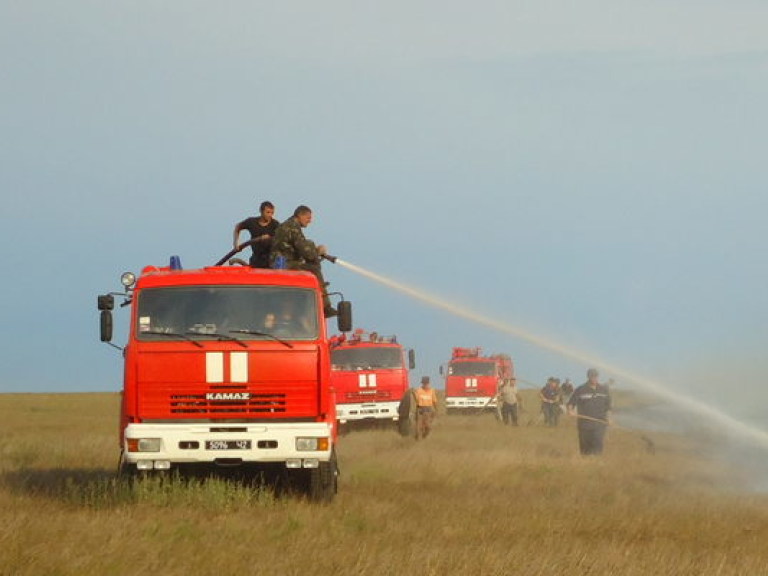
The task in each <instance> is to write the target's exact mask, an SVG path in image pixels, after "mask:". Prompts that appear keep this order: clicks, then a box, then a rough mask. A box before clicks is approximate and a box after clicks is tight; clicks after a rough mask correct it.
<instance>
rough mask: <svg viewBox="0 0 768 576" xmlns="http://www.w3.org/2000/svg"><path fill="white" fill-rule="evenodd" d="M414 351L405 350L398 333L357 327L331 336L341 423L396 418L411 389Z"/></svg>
mask: <svg viewBox="0 0 768 576" xmlns="http://www.w3.org/2000/svg"><path fill="white" fill-rule="evenodd" d="M415 366H416V362H415V353H414V351H413V350H409V351H408V353H407V358H406V353H405V351H404V349H403V347H402V346H401V345H400V344H399V343H398V341H397V338H396V337H395V336H380V335H379V334H378V333H376V332H370V333H366V332H365V331H363V330H362V329H358V330H355V331H354V333H353V334H352V336H351V337H349V338H348V337H346V336H345V335H341V336H335V337H334V338H332V339H331V381H332V382H333V388H334V391H335V394H336V416H337V418H338V421H339V423H340V424H342V425H343V424H353V423H356V422H361V421H364V420H377V421H390V422H397V421H398V419H399V414H398V407H399V405H400V401H401V399H402V398H403V396H404V395H405V393H406V392H407V391H408V389H409V386H410V385H409V381H408V371H409V369H411V370H412V369H413V368H415Z"/></svg>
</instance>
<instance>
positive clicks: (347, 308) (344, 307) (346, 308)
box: [336, 300, 352, 332]
mask: <svg viewBox="0 0 768 576" xmlns="http://www.w3.org/2000/svg"><path fill="white" fill-rule="evenodd" d="M336 309H337V310H338V312H339V315H338V316H337V317H336V324H337V326H338V328H339V332H350V331H351V330H352V303H351V302H350V301H349V300H342V301H341V302H339V304H338V306H337V307H336Z"/></svg>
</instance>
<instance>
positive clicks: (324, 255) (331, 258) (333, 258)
mask: <svg viewBox="0 0 768 576" xmlns="http://www.w3.org/2000/svg"><path fill="white" fill-rule="evenodd" d="M320 258H324V259H325V260H328V262H332V263H334V264H336V256H331V255H330V254H323V255H322V256H320Z"/></svg>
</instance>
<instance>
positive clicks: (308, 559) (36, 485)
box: [0, 394, 768, 576]
mask: <svg viewBox="0 0 768 576" xmlns="http://www.w3.org/2000/svg"><path fill="white" fill-rule="evenodd" d="M534 406H535V402H534V401H533V400H531V399H530V398H529V399H528V401H527V407H528V408H529V409H531V410H533V407H534ZM117 410H118V396H117V395H116V394H69V395H0V422H2V434H1V435H0V574H2V575H6V574H7V575H11V574H12V575H14V576H15V575H23V574H46V575H48V574H52V575H74V574H77V575H83V574H141V573H148V572H158V573H159V572H161V573H163V574H167V575H175V574H179V575H182V574H183V575H185V576H189V575H191V574H194V575H197V574H216V575H219V576H221V575H226V574H288V575H292V574H296V575H299V574H302V575H304V574H330V573H333V574H362V573H368V574H393V575H394V574H398V575H400V574H404V573H410V574H419V575H421V574H489V575H491V574H511V573H514V574H622V575H625V574H626V575H640V574H649V575H650V574H654V575H655V574H686V575H687V574H761V573H764V572H765V566H766V565H767V564H768V551H766V550H765V547H764V543H765V542H766V540H767V539H768V496H766V495H763V494H753V493H749V492H747V491H745V490H741V489H740V487H741V485H742V484H741V482H742V480H743V479H741V478H740V477H739V475H738V474H737V473H736V472H735V471H734V470H733V469H728V467H726V466H723V465H722V464H721V463H719V462H717V461H714V460H711V459H709V458H708V457H707V456H706V452H705V451H704V450H702V446H700V445H699V444H697V443H696V442H695V441H693V440H691V439H687V438H680V437H675V436H671V435H670V436H665V435H661V434H654V435H652V441H653V444H654V446H655V452H654V453H651V452H649V451H648V450H647V448H648V443H647V442H646V441H645V440H644V439H643V438H642V435H641V434H640V433H638V432H634V431H629V430H623V429H613V430H611V431H610V433H609V436H608V438H607V442H606V453H605V454H604V455H603V456H602V457H600V458H582V457H580V456H578V455H577V449H576V431H575V428H574V426H573V422H572V421H570V420H564V421H563V422H562V424H561V426H560V427H558V428H556V429H550V428H544V427H542V426H541V425H539V424H537V420H538V419H537V418H535V417H534V416H535V414H530V413H528V414H523V417H522V422H521V423H522V426H520V427H519V428H504V427H502V426H500V425H499V424H497V423H496V422H495V420H494V419H493V417H492V416H491V415H488V414H485V415H479V416H450V417H445V416H443V417H441V418H439V419H438V421H437V423H436V426H435V430H434V433H433V435H432V436H431V437H430V438H428V439H427V440H426V441H423V442H419V443H416V442H414V441H413V440H411V439H408V438H401V437H399V436H398V435H396V434H395V433H394V432H392V431H385V430H378V431H376V430H369V431H363V432H352V433H350V434H348V435H346V436H344V437H343V438H342V439H341V443H340V445H339V458H340V466H341V473H342V475H341V479H340V488H339V490H340V492H339V495H338V497H337V499H336V501H335V502H334V503H333V504H331V505H330V506H320V505H312V504H309V503H308V502H306V501H303V500H300V499H297V498H285V497H282V498H275V497H274V496H273V495H272V494H270V493H269V492H267V491H260V490H253V489H249V488H247V487H244V486H242V485H236V484H234V485H233V484H229V483H226V482H222V481H213V482H208V483H204V484H199V483H192V484H183V483H174V482H171V483H162V482H146V483H143V484H140V485H138V486H136V487H134V488H129V487H125V486H121V485H119V484H117V483H115V482H114V479H113V477H112V474H113V471H114V469H115V466H116V463H117V440H116V438H117ZM529 422H530V425H528V424H529ZM646 439H647V436H646Z"/></svg>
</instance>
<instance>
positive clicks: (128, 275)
mask: <svg viewBox="0 0 768 576" xmlns="http://www.w3.org/2000/svg"><path fill="white" fill-rule="evenodd" d="M120 283H121V284H122V285H123V286H125V287H126V288H130V287H131V286H133V285H134V284H136V274H134V273H133V272H123V275H122V276H120Z"/></svg>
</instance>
